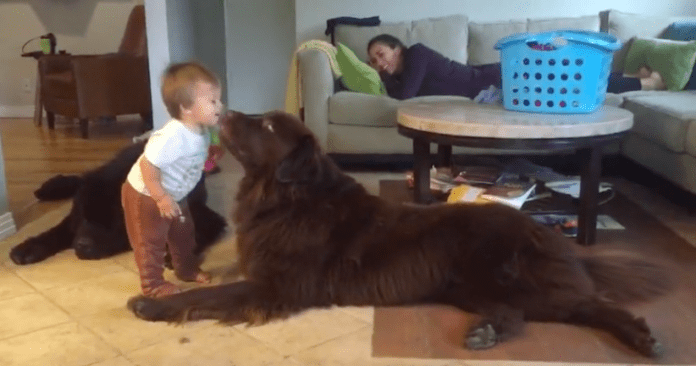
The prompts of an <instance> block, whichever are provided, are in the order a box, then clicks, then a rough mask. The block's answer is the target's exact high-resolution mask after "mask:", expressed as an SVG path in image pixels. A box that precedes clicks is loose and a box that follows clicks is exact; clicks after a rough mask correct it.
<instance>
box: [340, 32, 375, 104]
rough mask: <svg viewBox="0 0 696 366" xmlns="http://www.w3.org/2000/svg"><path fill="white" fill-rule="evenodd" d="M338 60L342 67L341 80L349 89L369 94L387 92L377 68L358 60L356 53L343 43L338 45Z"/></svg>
mask: <svg viewBox="0 0 696 366" xmlns="http://www.w3.org/2000/svg"><path fill="white" fill-rule="evenodd" d="M336 62H337V63H338V67H339V68H340V69H341V74H342V76H341V81H342V82H343V85H345V87H346V88H348V90H352V91H356V92H360V93H367V94H378V95H381V94H387V91H386V89H385V87H384V84H383V83H382V79H380V77H379V73H377V70H375V69H373V68H372V67H370V66H369V65H368V64H366V63H364V62H362V61H360V60H358V58H357V57H356V56H355V53H353V51H351V49H350V48H348V47H346V46H345V45H343V44H342V43H339V44H338V47H337V52H336Z"/></svg>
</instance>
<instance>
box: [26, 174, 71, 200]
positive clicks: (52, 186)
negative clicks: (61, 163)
mask: <svg viewBox="0 0 696 366" xmlns="http://www.w3.org/2000/svg"><path fill="white" fill-rule="evenodd" d="M81 185H82V177H80V176H79V175H62V174H58V175H56V176H54V177H52V178H50V179H49V180H47V181H45V182H44V183H43V184H42V185H41V187H39V189H37V190H36V191H34V196H36V198H38V199H40V200H41V201H58V200H64V199H68V198H72V197H73V196H75V194H76V193H77V191H78V190H79V189H80V186H81Z"/></svg>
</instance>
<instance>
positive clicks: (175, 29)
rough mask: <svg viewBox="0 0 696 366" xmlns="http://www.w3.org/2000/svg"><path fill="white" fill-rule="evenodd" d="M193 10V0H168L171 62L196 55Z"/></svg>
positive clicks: (168, 34) (168, 33)
mask: <svg viewBox="0 0 696 366" xmlns="http://www.w3.org/2000/svg"><path fill="white" fill-rule="evenodd" d="M193 11H194V4H193V1H192V0H168V1H167V25H168V26H167V37H168V38H169V61H170V62H183V61H188V60H191V59H193V58H194V57H195V54H196V51H195V48H196V40H195V33H194V28H195V26H194V19H193ZM153 90H154V88H153Z"/></svg>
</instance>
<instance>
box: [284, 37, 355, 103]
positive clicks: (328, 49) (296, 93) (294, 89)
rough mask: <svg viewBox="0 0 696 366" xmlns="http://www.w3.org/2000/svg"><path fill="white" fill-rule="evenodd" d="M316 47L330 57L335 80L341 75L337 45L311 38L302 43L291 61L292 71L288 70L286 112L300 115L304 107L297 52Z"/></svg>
mask: <svg viewBox="0 0 696 366" xmlns="http://www.w3.org/2000/svg"><path fill="white" fill-rule="evenodd" d="M309 49H315V50H320V51H323V52H324V53H325V54H326V56H327V57H328V58H329V64H330V65H331V71H332V72H333V76H334V80H336V79H338V78H339V77H341V75H342V74H341V70H340V69H339V67H338V63H337V62H336V47H334V46H333V45H332V44H330V43H328V42H326V41H321V40H318V39H313V40H309V41H307V42H304V43H302V44H301V45H300V46H299V47H297V50H295V53H294V54H293V56H292V61H290V71H289V72H288V81H287V85H286V88H285V112H287V113H291V114H294V115H296V116H299V115H300V108H302V93H301V91H300V85H301V83H300V71H299V68H300V65H299V62H298V61H297V54H298V53H299V52H301V51H304V50H309Z"/></svg>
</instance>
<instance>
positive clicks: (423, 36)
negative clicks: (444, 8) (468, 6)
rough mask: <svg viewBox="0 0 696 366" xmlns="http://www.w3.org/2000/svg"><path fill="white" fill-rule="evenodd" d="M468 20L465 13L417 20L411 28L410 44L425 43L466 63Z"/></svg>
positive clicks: (449, 56) (447, 55)
mask: <svg viewBox="0 0 696 366" xmlns="http://www.w3.org/2000/svg"><path fill="white" fill-rule="evenodd" d="M468 22H469V19H468V18H467V17H466V16H464V15H450V16H445V17H440V18H429V19H421V20H416V21H414V22H413V28H412V29H411V35H410V39H409V40H408V42H409V45H414V44H416V43H423V44H424V45H426V46H428V47H430V48H432V49H434V50H435V51H437V52H440V53H441V54H443V55H445V56H446V57H448V58H450V59H452V60H454V61H457V62H459V63H462V64H466V63H467V62H468V58H467V43H468V42H469V27H468V26H467V24H468Z"/></svg>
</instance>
